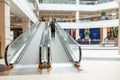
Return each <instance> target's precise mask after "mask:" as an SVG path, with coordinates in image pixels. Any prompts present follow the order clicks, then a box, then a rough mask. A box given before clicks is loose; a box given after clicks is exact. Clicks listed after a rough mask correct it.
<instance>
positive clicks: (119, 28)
mask: <svg viewBox="0 0 120 80" xmlns="http://www.w3.org/2000/svg"><path fill="white" fill-rule="evenodd" d="M118 5H119V26H118V53H119V54H120V1H119V2H118Z"/></svg>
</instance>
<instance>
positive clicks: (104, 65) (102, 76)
mask: <svg viewBox="0 0 120 80" xmlns="http://www.w3.org/2000/svg"><path fill="white" fill-rule="evenodd" d="M82 54H83V57H87V58H86V59H83V60H82V61H81V68H82V70H83V71H80V72H79V71H77V70H75V69H74V68H72V66H70V65H69V66H66V65H65V64H59V65H57V67H55V65H54V68H53V72H51V73H48V74H37V75H14V76H0V80H120V60H104V59H103V60H102V59H101V60H98V57H99V58H113V59H116V58H120V55H118V53H117V50H83V51H82ZM89 57H91V58H95V59H94V60H90V59H88V58H89ZM61 65H62V66H61ZM65 66H66V67H65ZM71 70H74V71H71Z"/></svg>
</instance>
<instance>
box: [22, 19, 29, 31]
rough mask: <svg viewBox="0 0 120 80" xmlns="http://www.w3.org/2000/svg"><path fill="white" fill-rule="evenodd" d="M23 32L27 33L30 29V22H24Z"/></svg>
mask: <svg viewBox="0 0 120 80" xmlns="http://www.w3.org/2000/svg"><path fill="white" fill-rule="evenodd" d="M22 24H23V25H22V31H23V32H25V31H26V30H27V29H28V28H29V27H30V20H22Z"/></svg>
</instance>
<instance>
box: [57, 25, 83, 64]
mask: <svg viewBox="0 0 120 80" xmlns="http://www.w3.org/2000/svg"><path fill="white" fill-rule="evenodd" d="M56 26H58V27H59V28H58V27H56V28H57V30H60V29H61V30H63V29H62V28H61V27H60V26H59V24H57V23H56ZM64 32H65V31H64ZM65 33H66V34H67V35H68V36H69V38H70V39H71V40H72V41H73V42H74V43H75V44H76V45H77V46H78V47H79V60H78V61H77V62H76V61H73V62H74V63H79V62H80V61H81V58H82V53H81V46H80V44H78V43H77V42H76V41H75V40H74V39H73V38H72V37H71V36H70V35H69V34H68V33H67V32H65ZM61 36H62V34H61ZM62 40H63V39H62ZM66 49H67V48H66ZM67 52H69V53H70V51H69V50H67ZM72 60H74V59H72Z"/></svg>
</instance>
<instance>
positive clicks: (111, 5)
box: [39, 1, 118, 11]
mask: <svg viewBox="0 0 120 80" xmlns="http://www.w3.org/2000/svg"><path fill="white" fill-rule="evenodd" d="M113 8H118V4H117V3H116V2H115V1H112V2H108V3H102V4H98V5H75V4H45V3H43V4H40V6H39V9H40V11H41V10H49V11H50V10H52V11H60V10H62V11H97V10H105V9H113Z"/></svg>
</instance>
